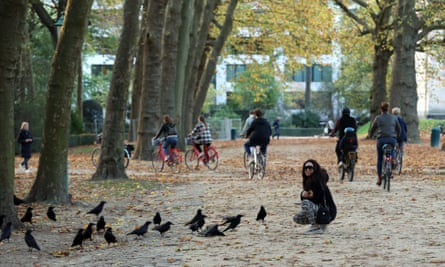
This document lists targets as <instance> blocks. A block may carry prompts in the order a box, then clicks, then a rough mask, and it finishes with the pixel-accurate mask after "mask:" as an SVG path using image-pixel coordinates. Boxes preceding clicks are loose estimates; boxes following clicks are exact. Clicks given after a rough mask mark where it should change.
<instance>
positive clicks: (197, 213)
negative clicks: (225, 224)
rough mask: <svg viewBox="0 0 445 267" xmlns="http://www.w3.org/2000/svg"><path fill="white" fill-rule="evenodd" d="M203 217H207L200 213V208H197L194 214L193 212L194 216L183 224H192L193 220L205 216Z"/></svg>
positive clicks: (195, 220)
mask: <svg viewBox="0 0 445 267" xmlns="http://www.w3.org/2000/svg"><path fill="white" fill-rule="evenodd" d="M205 217H207V216H206V215H203V214H202V210H201V209H198V210H197V211H196V214H195V216H194V217H193V219H191V220H190V221H189V222H187V223H185V225H191V224H194V223H195V222H197V221H199V220H200V219H203V218H205Z"/></svg>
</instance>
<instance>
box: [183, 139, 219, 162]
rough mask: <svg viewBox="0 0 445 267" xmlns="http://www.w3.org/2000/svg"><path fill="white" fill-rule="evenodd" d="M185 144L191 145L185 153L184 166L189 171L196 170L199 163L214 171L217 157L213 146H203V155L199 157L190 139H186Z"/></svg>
mask: <svg viewBox="0 0 445 267" xmlns="http://www.w3.org/2000/svg"><path fill="white" fill-rule="evenodd" d="M185 143H186V144H187V145H192V148H191V149H188V150H187V151H186V152H185V166H187V168H188V169H189V170H194V169H197V168H198V166H199V162H200V161H201V162H202V163H203V164H204V165H205V166H207V168H209V169H210V170H215V169H216V168H217V167H218V159H219V156H218V151H217V150H216V147H215V146H213V145H210V146H204V154H203V155H202V156H200V154H201V153H200V152H199V150H198V149H197V148H196V146H193V140H192V139H191V138H186V139H185Z"/></svg>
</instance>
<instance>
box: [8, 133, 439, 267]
mask: <svg viewBox="0 0 445 267" xmlns="http://www.w3.org/2000/svg"><path fill="white" fill-rule="evenodd" d="M335 141H336V140H335V139H334V138H323V137H322V138H319V137H314V138H282V139H280V140H273V141H272V142H271V145H270V146H269V153H268V166H267V173H266V176H265V177H264V179H262V180H259V179H257V178H255V179H253V180H250V179H248V174H247V171H246V170H245V169H244V167H243V163H242V152H243V150H242V143H243V140H236V141H217V142H215V145H216V146H217V147H218V150H219V153H220V162H219V164H220V165H219V166H218V168H217V169H216V170H215V171H210V170H208V169H206V168H205V167H201V169H200V170H194V171H188V170H186V169H185V167H184V168H183V170H182V172H181V173H179V174H172V173H169V172H168V171H166V172H163V173H161V174H155V173H154V172H153V170H152V168H151V163H150V162H146V161H137V160H133V161H131V163H130V166H129V167H128V169H127V174H128V175H129V177H130V179H129V180H120V181H101V182H92V181H90V177H91V175H92V174H93V172H94V169H93V166H92V165H91V162H90V156H89V153H90V152H91V151H92V150H93V148H94V147H93V146H89V147H81V148H75V149H72V150H71V151H70V155H69V191H70V193H71V194H72V196H73V203H72V205H56V206H55V212H56V213H57V222H54V221H50V220H49V219H48V218H47V217H46V210H47V208H48V206H49V204H37V203H30V204H24V205H20V206H17V211H18V214H19V216H21V215H23V214H24V212H25V210H26V208H27V207H28V206H32V207H33V208H34V218H33V224H32V225H27V228H32V229H33V230H34V231H33V235H34V237H35V239H36V240H37V242H38V244H39V245H40V247H41V249H42V250H41V251H40V252H39V251H33V252H29V251H28V248H27V247H26V244H25V242H24V238H23V237H24V230H18V229H14V231H13V233H12V236H11V239H10V242H7V241H6V242H1V243H0V265H1V266H444V265H445V254H444V253H443V252H444V251H445V233H444V231H443V229H445V213H444V212H443V211H444V209H443V203H444V202H443V200H444V199H445V183H444V179H445V157H444V155H445V152H443V151H440V150H439V149H438V148H431V147H430V146H429V140H428V139H427V137H426V138H424V140H423V144H409V145H407V147H406V153H405V158H404V169H403V173H402V175H400V176H395V178H394V180H393V183H392V188H391V192H386V191H384V190H383V189H382V188H381V187H378V186H376V185H375V181H376V174H375V173H376V171H375V162H376V159H375V141H372V140H360V148H359V161H358V165H357V168H356V177H355V179H354V181H353V182H348V181H340V180H339V179H338V177H337V170H336V157H335V152H334V147H335ZM442 141H443V140H442ZM37 157H38V155H33V158H32V159H31V162H30V164H31V167H32V172H31V173H22V172H19V170H18V169H17V170H16V171H17V174H16V179H15V185H16V192H17V195H18V196H19V197H24V196H25V195H26V193H27V192H28V191H29V189H30V188H31V186H32V183H33V182H34V178H35V174H36V168H35V165H36V164H37V163H38V160H37ZM308 158H314V159H316V160H318V161H319V162H320V163H321V165H322V166H323V167H325V168H327V169H328V172H329V174H330V177H331V179H330V181H329V186H330V188H331V191H332V193H333V196H334V199H335V201H336V203H337V208H338V215H337V219H336V220H335V221H334V222H333V223H332V224H331V225H330V226H329V227H328V230H327V232H326V233H324V234H323V235H311V236H308V235H304V234H303V233H304V232H305V231H306V230H307V226H301V225H296V224H295V223H294V222H293V221H292V217H293V215H294V214H295V213H296V212H297V211H298V210H299V208H300V206H299V203H300V200H299V192H300V190H301V165H302V164H303V162H304V161H305V160H306V159H308ZM18 161H19V158H17V159H16V162H17V163H18ZM16 165H17V164H16ZM101 200H105V201H107V204H105V207H104V210H103V212H102V214H101V215H103V216H104V218H105V220H106V222H107V225H108V226H110V227H112V229H113V232H114V234H115V235H116V237H117V240H118V242H117V243H116V244H112V245H110V246H108V245H107V243H106V242H105V240H104V238H103V233H95V234H94V235H93V240H92V241H85V242H84V245H83V248H79V247H75V248H71V247H70V246H71V243H72V241H73V239H74V236H75V234H76V232H77V230H78V229H79V228H82V227H84V226H85V225H86V224H88V223H89V222H96V221H97V218H96V216H95V215H91V214H88V215H87V214H86V212H87V211H88V210H90V209H91V208H93V207H94V206H96V205H97V204H98V203H99V202H100V201H101ZM260 205H264V207H265V208H266V210H267V212H268V215H267V217H266V219H265V223H264V224H261V223H259V222H257V221H255V218H256V214H257V212H258V210H259V207H260ZM199 208H200V209H202V211H203V213H204V214H206V215H207V216H208V217H207V218H206V224H207V225H210V224H216V223H221V222H222V217H223V216H227V215H236V214H243V215H244V217H243V218H242V219H241V224H240V225H239V226H238V227H237V228H236V229H235V230H234V231H227V232H225V234H226V235H225V236H221V237H211V238H209V237H202V236H199V235H198V234H196V233H192V231H191V230H190V229H188V227H186V226H184V223H185V222H187V221H188V220H190V219H191V218H192V217H193V215H194V214H195V212H196V210H197V209H199ZM157 211H158V212H160V214H161V217H162V220H163V222H165V221H171V222H173V224H174V225H172V227H171V229H170V231H168V232H166V233H165V235H164V236H161V235H160V234H159V232H157V231H153V230H152V225H150V230H149V231H148V232H147V234H146V235H145V236H144V237H141V238H135V236H133V235H127V233H129V232H130V231H132V230H133V229H134V228H135V226H136V225H142V224H143V223H144V222H145V221H147V220H149V221H151V220H152V219H153V216H154V214H155V212H157Z"/></svg>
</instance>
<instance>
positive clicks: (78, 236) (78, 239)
mask: <svg viewBox="0 0 445 267" xmlns="http://www.w3.org/2000/svg"><path fill="white" fill-rule="evenodd" d="M82 242H83V229H79V230H78V231H77V234H76V236H75V237H74V239H73V243H72V244H71V247H75V246H80V248H82Z"/></svg>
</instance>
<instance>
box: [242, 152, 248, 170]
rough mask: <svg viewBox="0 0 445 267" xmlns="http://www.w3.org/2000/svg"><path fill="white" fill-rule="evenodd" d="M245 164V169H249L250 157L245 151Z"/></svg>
mask: <svg viewBox="0 0 445 267" xmlns="http://www.w3.org/2000/svg"><path fill="white" fill-rule="evenodd" d="M243 163H244V168H246V169H247V167H248V165H249V156H248V155H247V152H246V151H244V155H243Z"/></svg>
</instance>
